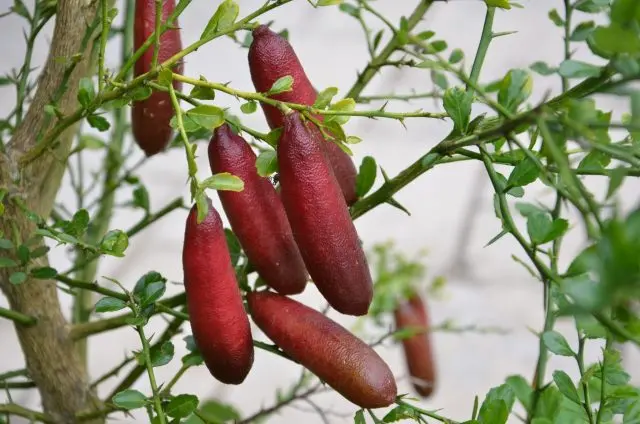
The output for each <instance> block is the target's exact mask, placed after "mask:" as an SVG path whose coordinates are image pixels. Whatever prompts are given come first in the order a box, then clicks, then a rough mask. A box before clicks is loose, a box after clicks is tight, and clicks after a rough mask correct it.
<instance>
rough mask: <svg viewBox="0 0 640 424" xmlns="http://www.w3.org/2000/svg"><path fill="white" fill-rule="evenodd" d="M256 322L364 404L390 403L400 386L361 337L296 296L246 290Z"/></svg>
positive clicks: (298, 358)
mask: <svg viewBox="0 0 640 424" xmlns="http://www.w3.org/2000/svg"><path fill="white" fill-rule="evenodd" d="M247 301H248V303H249V310H250V311H251V317H252V318H253V321H254V322H255V323H256V324H257V325H258V327H260V329H261V330H262V331H263V332H264V333H265V334H266V335H267V336H268V337H269V338H270V339H271V340H272V341H273V342H274V343H276V344H277V345H278V346H279V347H280V348H281V349H282V350H283V351H284V352H285V353H286V354H287V355H289V356H291V357H292V358H293V359H294V360H296V361H298V362H299V363H300V364H301V365H302V366H304V367H305V368H307V369H308V370H309V371H311V372H313V373H314V374H315V375H317V376H318V377H319V378H320V379H321V380H323V381H324V382H325V383H327V384H328V385H329V386H331V387H332V388H333V389H334V390H335V391H337V392H338V393H340V394H341V395H342V396H344V397H345V398H346V399H347V400H349V401H350V402H353V403H354V404H356V405H358V406H360V407H361V408H382V407H385V406H389V405H391V404H392V403H393V402H394V400H395V398H396V396H397V394H398V389H397V387H396V382H395V380H394V378H393V374H392V373H391V370H390V369H389V366H388V365H387V364H386V363H385V362H384V361H383V360H382V358H380V356H379V355H378V354H377V353H376V351H375V350H373V349H372V348H371V347H369V346H368V345H367V344H366V343H364V342H363V341H362V340H360V339H358V338H357V337H356V336H354V335H353V334H351V333H350V332H349V331H347V330H346V329H345V328H344V327H342V326H341V325H340V324H338V323H336V322H335V321H332V320H331V319H329V318H327V317H326V316H324V315H322V314H321V313H320V312H318V311H315V310H313V309H311V308H309V307H307V306H305V305H303V304H301V303H299V302H296V301H295V300H292V299H289V298H287V297H285V296H281V295H278V294H275V293H269V292H252V293H250V294H249V295H247Z"/></svg>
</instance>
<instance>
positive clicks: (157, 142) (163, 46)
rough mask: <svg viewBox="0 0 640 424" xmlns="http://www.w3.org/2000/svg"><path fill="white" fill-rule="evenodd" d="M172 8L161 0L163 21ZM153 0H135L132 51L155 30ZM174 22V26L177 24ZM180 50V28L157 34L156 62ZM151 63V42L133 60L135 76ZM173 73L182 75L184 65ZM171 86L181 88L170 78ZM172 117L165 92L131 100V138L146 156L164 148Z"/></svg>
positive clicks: (169, 1)
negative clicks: (136, 58)
mask: <svg viewBox="0 0 640 424" xmlns="http://www.w3.org/2000/svg"><path fill="white" fill-rule="evenodd" d="M174 8H175V0H163V2H162V22H166V20H167V18H168V17H169V15H171V13H173V10H174ZM155 19H156V2H155V0H136V10H135V19H134V24H133V46H134V51H136V50H138V49H139V48H140V47H141V46H142V45H143V44H144V42H145V41H146V40H147V38H149V36H150V35H151V34H152V33H153V32H154V31H155V25H156V23H155ZM177 25H178V23H177V21H174V26H176V27H177ZM181 50H182V41H181V38H180V30H179V29H178V28H172V29H168V30H167V31H165V33H164V34H162V35H161V36H160V46H159V50H158V63H162V62H164V61H165V60H168V59H169V58H171V57H172V56H173V55H175V54H176V53H178V52H180V51H181ZM152 62H153V44H152V45H151V47H149V48H148V49H147V50H145V52H144V54H143V55H142V56H141V57H140V58H139V59H138V60H137V61H136V63H135V65H134V74H135V76H138V75H142V74H144V73H147V72H149V71H150V70H151V65H152ZM173 72H176V73H178V74H182V72H183V66H182V63H181V62H180V63H179V64H177V65H176V66H175V67H174V69H173ZM173 88H174V89H175V90H176V91H180V90H181V89H182V83H181V82H180V81H175V80H174V81H173ZM172 116H173V106H172V104H171V98H170V97H169V93H168V92H164V91H154V92H153V93H152V94H151V96H150V97H148V98H146V99H144V100H140V101H135V102H133V106H132V108H131V129H132V131H133V137H134V139H135V141H136V143H138V145H139V146H140V148H141V149H142V150H143V151H144V153H145V154H146V155H147V156H153V155H155V154H156V153H159V152H161V151H162V150H164V149H165V148H166V147H167V145H168V144H169V141H171V135H172V134H173V130H172V128H171V126H170V125H169V121H171V117H172Z"/></svg>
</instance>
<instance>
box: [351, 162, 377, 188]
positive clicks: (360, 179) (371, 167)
mask: <svg viewBox="0 0 640 424" xmlns="http://www.w3.org/2000/svg"><path fill="white" fill-rule="evenodd" d="M377 171H378V165H377V164H376V160H375V159H374V158H373V157H371V156H365V157H364V158H363V159H362V163H361V164H360V170H359V172H358V176H357V178H356V194H357V195H358V197H364V196H365V195H366V194H367V193H368V192H369V190H371V187H373V184H374V183H375V181H376V175H377Z"/></svg>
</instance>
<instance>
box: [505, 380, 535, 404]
mask: <svg viewBox="0 0 640 424" xmlns="http://www.w3.org/2000/svg"><path fill="white" fill-rule="evenodd" d="M506 383H507V384H508V385H509V387H511V390H513V393H514V394H515V395H516V397H517V398H518V400H519V401H520V403H521V404H522V405H523V406H524V407H525V409H526V410H527V411H528V410H529V409H530V408H531V397H532V396H533V388H532V387H531V386H530V385H529V383H528V382H527V380H526V379H525V378H524V377H523V376H521V375H511V376H509V377H507V380H506Z"/></svg>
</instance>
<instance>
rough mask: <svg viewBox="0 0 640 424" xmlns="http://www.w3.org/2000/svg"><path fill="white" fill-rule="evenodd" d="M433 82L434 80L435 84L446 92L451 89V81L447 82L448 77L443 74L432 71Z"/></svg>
mask: <svg viewBox="0 0 640 424" xmlns="http://www.w3.org/2000/svg"><path fill="white" fill-rule="evenodd" d="M431 80H433V83H434V84H435V85H436V86H438V87H439V88H441V89H442V90H446V89H447V88H449V81H448V80H447V76H446V75H445V74H443V73H442V72H438V71H431Z"/></svg>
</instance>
